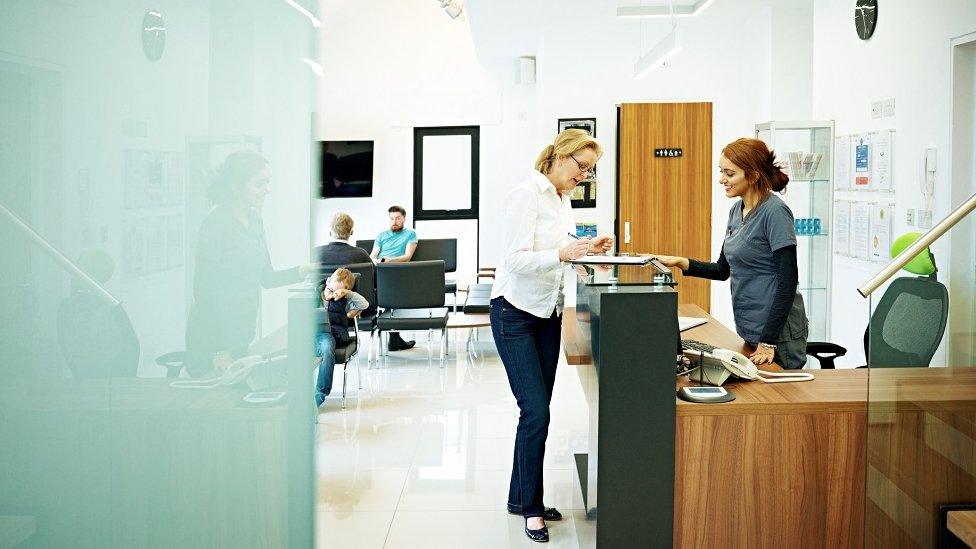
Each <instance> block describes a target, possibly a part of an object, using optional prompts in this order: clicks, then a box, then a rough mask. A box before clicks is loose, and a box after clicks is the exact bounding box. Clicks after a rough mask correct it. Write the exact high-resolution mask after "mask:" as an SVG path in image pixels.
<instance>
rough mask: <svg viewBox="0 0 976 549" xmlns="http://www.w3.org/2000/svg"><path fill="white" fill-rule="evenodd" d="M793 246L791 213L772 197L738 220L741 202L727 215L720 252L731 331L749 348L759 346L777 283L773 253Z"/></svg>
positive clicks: (794, 244)
mask: <svg viewBox="0 0 976 549" xmlns="http://www.w3.org/2000/svg"><path fill="white" fill-rule="evenodd" d="M786 246H796V232H795V230H794V227H793V212H792V211H790V208H789V206H787V205H786V203H785V202H783V200H782V199H781V198H780V197H779V196H777V195H775V194H772V195H770V196H769V198H767V199H766V200H765V201H764V202H762V203H761V204H759V205H758V206H757V207H756V208H755V210H753V211H752V212H749V217H747V218H746V219H745V221H743V220H742V200H739V201H737V202H736V203H735V204H734V205H733V206H732V209H731V211H729V224H728V227H727V228H726V231H725V243H724V244H723V245H722V251H723V252H724V253H725V259H726V261H728V262H729V268H730V271H731V276H730V278H731V284H732V311H733V313H734V315H735V330H736V332H738V333H739V336H740V337H742V339H744V340H746V341H747V342H749V343H751V344H756V343H758V342H759V339H760V337H761V336H762V332H763V328H764V327H765V325H766V320H767V319H769V311H770V309H771V308H772V306H773V298H774V297H775V295H776V286H777V284H778V283H779V277H778V274H777V271H778V266H777V264H776V261H775V259H774V258H773V252H775V251H776V250H778V249H780V248H785V247H786Z"/></svg>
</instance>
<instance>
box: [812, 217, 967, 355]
mask: <svg viewBox="0 0 976 549" xmlns="http://www.w3.org/2000/svg"><path fill="white" fill-rule="evenodd" d="M918 236H919V235H918V233H910V234H908V235H903V236H902V237H900V238H899V239H898V240H896V241H895V243H894V244H892V250H891V255H892V257H895V256H897V255H898V254H899V253H901V251H902V250H904V249H905V248H906V247H907V246H908V245H909V244H911V242H913V241H914V240H915V239H916V238H918ZM906 237H908V238H906ZM904 269H905V270H907V271H909V272H912V273H914V274H921V275H923V276H919V277H903V278H896V279H895V280H894V281H892V283H891V285H890V286H889V287H888V289H887V290H886V291H885V293H884V295H883V296H881V301H880V302H879V303H878V306H877V308H875V310H874V313H872V315H871V321H870V322H869V323H868V326H867V328H866V329H865V330H864V356H865V357H866V358H867V361H868V364H867V365H868V366H870V367H872V368H919V367H928V365H929V362H931V360H932V356H933V355H935V351H936V349H938V348H939V343H941V342H942V336H943V335H945V329H946V322H947V319H948V318H949V292H948V290H946V287H945V286H944V285H943V284H942V283H941V282H939V281H938V280H937V279H936V273H937V271H938V269H937V268H936V266H935V257H934V256H933V255H932V253H931V252H930V251H928V250H925V251H923V252H922V253H920V254H919V255H918V256H916V258H915V259H913V260H912V261H911V262H910V263H909V264H907V265H906V266H905V267H904ZM807 354H808V355H812V356H813V357H814V358H816V359H817V361H819V362H820V367H821V368H825V369H832V368H834V359H836V358H837V357H840V356H844V355H845V354H847V349H845V348H844V347H841V346H840V345H837V344H835V343H827V342H820V341H814V342H808V343H807Z"/></svg>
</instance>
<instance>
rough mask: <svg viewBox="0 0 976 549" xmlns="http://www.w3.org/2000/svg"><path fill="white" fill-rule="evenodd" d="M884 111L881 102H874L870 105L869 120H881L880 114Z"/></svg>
mask: <svg viewBox="0 0 976 549" xmlns="http://www.w3.org/2000/svg"><path fill="white" fill-rule="evenodd" d="M883 110H884V106H883V103H882V102H881V101H875V102H874V103H871V118H881V113H882V112H883Z"/></svg>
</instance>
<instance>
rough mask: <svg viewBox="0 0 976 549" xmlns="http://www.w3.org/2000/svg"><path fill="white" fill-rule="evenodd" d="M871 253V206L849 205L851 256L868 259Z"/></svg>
mask: <svg viewBox="0 0 976 549" xmlns="http://www.w3.org/2000/svg"><path fill="white" fill-rule="evenodd" d="M870 253H871V205H870V204H868V203H867V202H854V203H853V204H852V205H851V256H852V257H856V258H858V259H868V257H869V256H870Z"/></svg>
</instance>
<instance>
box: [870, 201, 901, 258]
mask: <svg viewBox="0 0 976 549" xmlns="http://www.w3.org/2000/svg"><path fill="white" fill-rule="evenodd" d="M894 209H895V208H894V204H872V205H871V259H872V260H875V261H886V260H888V259H891V218H892V217H893V216H892V214H893V213H894Z"/></svg>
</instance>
